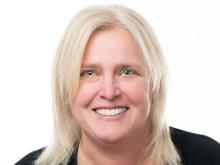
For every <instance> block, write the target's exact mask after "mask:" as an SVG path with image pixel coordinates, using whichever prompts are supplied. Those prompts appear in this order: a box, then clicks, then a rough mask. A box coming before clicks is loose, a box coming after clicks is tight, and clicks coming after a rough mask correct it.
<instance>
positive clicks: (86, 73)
mask: <svg viewBox="0 0 220 165" xmlns="http://www.w3.org/2000/svg"><path fill="white" fill-rule="evenodd" d="M99 75H101V72H99V71H97V70H95V69H84V70H82V71H81V72H80V77H84V78H94V77H97V76H99ZM116 75H118V76H123V77H132V76H134V75H137V71H136V70H134V69H132V68H122V69H120V70H119V71H118V73H117V72H116Z"/></svg>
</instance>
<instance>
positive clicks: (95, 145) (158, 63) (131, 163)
mask: <svg viewBox="0 0 220 165" xmlns="http://www.w3.org/2000/svg"><path fill="white" fill-rule="evenodd" d="M165 71H166V68H165V62H164V59H163V56H162V53H161V50H160V47H159V44H158V42H157V40H156V37H155V36H154V34H153V32H152V30H151V28H150V27H149V25H148V24H147V23H146V21H145V20H144V19H143V18H142V17H141V16H140V15H139V14H137V13H136V12H134V11H133V10H131V9H128V8H125V7H122V6H117V5H112V6H96V7H90V8H87V9H85V10H83V11H81V12H80V13H79V14H77V15H76V16H75V18H74V19H73V21H72V22H71V23H70V25H69V27H68V28H67V30H66V32H65V34H64V37H63V39H62V41H61V43H60V45H59V48H58V50H57V56H56V58H55V63H54V72H53V73H54V75H53V96H54V98H53V99H54V126H55V127H54V128H55V129H54V140H53V142H52V143H51V144H50V145H48V146H47V147H45V148H42V149H40V150H37V151H34V152H32V153H30V154H28V155H27V156H26V157H24V158H23V159H22V160H20V161H19V162H18V163H17V165H19V164H32V163H35V164H39V165H41V164H52V165H57V164H64V165H66V164H69V165H70V164H71V165H75V164H78V165H90V164H96V165H99V164H100V165H103V164H104V165H136V164H140V165H145V164H147V165H166V164H169V165H179V164H182V165H192V164H194V165H195V164H196V165H198V164H199V165H202V164H213V165H214V164H215V165H216V164H220V159H219V158H218V157H219V156H220V145H219V144H218V143H217V142H215V141H214V140H212V139H210V138H208V137H205V136H202V135H196V134H192V133H189V132H185V131H182V130H178V129H175V128H169V127H168V126H167V124H166V120H165V117H164V104H165V94H166V88H165V85H166V84H165V83H166V72H165Z"/></svg>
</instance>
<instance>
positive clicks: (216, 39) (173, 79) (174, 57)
mask: <svg viewBox="0 0 220 165" xmlns="http://www.w3.org/2000/svg"><path fill="white" fill-rule="evenodd" d="M109 3H117V4H123V5H126V6H128V7H131V8H133V9H135V10H136V11H138V12H139V13H140V14H141V15H143V16H144V17H145V18H146V19H147V21H148V22H149V23H150V25H151V26H152V27H153V29H154V31H155V32H156V35H157V37H158V39H159V41H160V43H161V45H162V48H163V51H164V54H165V56H166V59H167V63H168V67H169V92H168V102H167V107H166V110H167V116H168V122H169V125H172V126H174V127H177V128H181V129H184V130H188V131H192V132H196V133H201V134H206V135H208V136H210V137H212V138H214V139H215V140H217V141H219V142H220V122H219V120H220V119H219V112H220V100H219V98H220V86H219V84H220V61H219V60H220V57H219V56H220V10H219V9H220V4H219V2H218V0H216V1H214V0H184V1H177V0H166V1H165V0H149V1H148V0H145V1H143V0H139V1H133V2H132V1H120V2H118V1H117V0H115V1H114V0H112V1H106V3H104V2H102V0H100V1H98V0H96V1H92V0H88V1H85V0H80V1H79V2H76V1H73V0H72V1H65V0H59V1H55V0H35V1H34V0H19V1H16V0H5V1H0V165H10V164H13V163H14V162H16V161H17V160H19V159H20V158H21V157H22V156H24V155H25V154H27V153H28V152H30V151H32V150H35V149H38V148H40V147H43V146H45V145H46V144H47V143H48V142H49V140H50V135H51V128H52V124H51V123H52V119H51V111H52V106H51V66H52V60H53V55H54V53H55V50H56V47H57V44H58V42H59V40H60V38H61V36H62V33H63V31H64V29H65V28H66V26H67V24H68V23H69V21H70V20H71V18H72V17H73V15H74V14H75V13H76V12H78V11H79V10H80V9H82V8H83V7H86V6H89V5H94V4H109Z"/></svg>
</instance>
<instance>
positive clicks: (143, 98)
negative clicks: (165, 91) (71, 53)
mask: <svg viewBox="0 0 220 165" xmlns="http://www.w3.org/2000/svg"><path fill="white" fill-rule="evenodd" d="M148 84H149V79H148V75H147V70H146V67H145V63H144V60H143V57H141V56H140V55H138V49H137V47H136V45H135V43H134V41H133V38H132V37H131V35H130V34H129V33H128V32H127V31H126V30H124V29H122V28H120V27H115V28H112V29H108V30H102V31H98V32H96V33H94V34H93V36H92V37H91V39H90V40H89V42H88V45H87V47H86V50H85V54H84V58H83V61H82V66H81V74H80V83H79V88H78V92H77V95H76V98H75V99H74V100H73V103H72V107H71V109H72V114H73V115H74V117H75V119H76V121H77V122H78V124H79V126H80V128H81V130H82V139H83V138H86V139H90V140H93V142H94V141H95V142H104V143H115V142H121V141H122V140H126V138H129V139H131V138H133V137H136V136H143V134H144V133H146V131H147V125H148V122H147V121H148V120H147V119H148V114H149V85H148Z"/></svg>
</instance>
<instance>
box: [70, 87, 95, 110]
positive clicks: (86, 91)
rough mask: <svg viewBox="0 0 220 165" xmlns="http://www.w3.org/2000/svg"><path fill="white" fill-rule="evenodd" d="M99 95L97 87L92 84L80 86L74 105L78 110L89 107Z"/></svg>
mask: <svg viewBox="0 0 220 165" xmlns="http://www.w3.org/2000/svg"><path fill="white" fill-rule="evenodd" d="M96 93H97V87H96V86H95V85H92V84H86V83H85V84H80V86H79V88H78V91H77V96H76V98H75V100H74V103H73V104H74V105H75V106H77V107H78V108H80V107H81V108H83V107H87V106H88V105H89V104H90V102H91V100H92V99H93V98H94V97H95V95H96Z"/></svg>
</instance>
